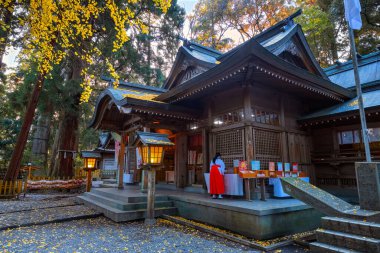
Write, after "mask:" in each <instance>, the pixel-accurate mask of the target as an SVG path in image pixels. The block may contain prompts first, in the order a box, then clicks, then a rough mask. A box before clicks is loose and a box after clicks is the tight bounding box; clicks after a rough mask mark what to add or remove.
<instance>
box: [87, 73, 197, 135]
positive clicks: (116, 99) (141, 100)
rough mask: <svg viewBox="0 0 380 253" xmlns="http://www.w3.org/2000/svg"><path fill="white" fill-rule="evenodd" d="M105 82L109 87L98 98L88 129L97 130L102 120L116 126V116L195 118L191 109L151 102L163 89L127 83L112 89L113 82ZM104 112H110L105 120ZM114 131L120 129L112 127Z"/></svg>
mask: <svg viewBox="0 0 380 253" xmlns="http://www.w3.org/2000/svg"><path fill="white" fill-rule="evenodd" d="M105 80H109V82H110V85H109V86H108V88H106V89H105V90H104V91H102V92H101V93H100V95H99V96H98V100H97V102H96V106H95V110H94V114H93V118H92V120H91V122H90V124H89V127H94V128H96V129H98V128H99V126H100V124H101V122H102V121H103V120H104V121H108V122H111V123H110V124H113V125H114V126H116V125H117V124H116V118H115V119H112V118H113V117H116V114H121V115H125V116H128V115H132V113H133V114H136V115H138V114H145V115H159V116H162V117H171V118H177V119H184V120H193V119H194V118H195V116H194V114H195V112H194V111H193V110H191V109H188V108H184V107H181V106H176V105H171V104H168V103H165V102H160V101H155V100H153V99H154V98H155V97H157V96H158V95H160V94H162V93H164V92H165V89H161V88H156V87H150V86H146V85H141V84H135V83H127V82H120V83H119V85H118V87H114V86H113V84H112V83H113V80H111V79H105ZM106 111H108V112H110V111H112V112H110V113H111V114H110V115H109V116H108V118H107V119H104V117H105V112H106ZM115 113H116V114H115ZM108 130H111V129H108ZM114 130H120V129H119V128H118V127H114Z"/></svg>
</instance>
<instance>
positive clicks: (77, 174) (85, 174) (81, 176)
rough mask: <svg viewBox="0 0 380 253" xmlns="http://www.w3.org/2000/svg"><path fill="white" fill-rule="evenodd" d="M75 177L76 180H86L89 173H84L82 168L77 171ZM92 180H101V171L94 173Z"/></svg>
mask: <svg viewBox="0 0 380 253" xmlns="http://www.w3.org/2000/svg"><path fill="white" fill-rule="evenodd" d="M74 175H75V177H76V178H86V177H87V172H86V171H84V170H83V169H82V168H80V169H75V171H74ZM92 178H100V170H95V171H93V172H92Z"/></svg>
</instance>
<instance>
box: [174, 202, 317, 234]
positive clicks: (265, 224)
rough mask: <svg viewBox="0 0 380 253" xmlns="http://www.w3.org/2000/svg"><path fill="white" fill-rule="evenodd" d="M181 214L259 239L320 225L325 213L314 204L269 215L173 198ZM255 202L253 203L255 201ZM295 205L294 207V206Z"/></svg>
mask: <svg viewBox="0 0 380 253" xmlns="http://www.w3.org/2000/svg"><path fill="white" fill-rule="evenodd" d="M172 200H173V201H174V205H175V207H177V208H178V214H179V216H181V217H184V218H187V219H191V220H196V221H200V222H204V223H207V224H209V225H212V226H215V227H219V228H223V229H226V230H229V231H232V232H236V233H238V234H241V235H244V236H247V237H249V238H254V239H258V240H265V239H272V238H276V237H281V236H285V235H289V234H294V233H299V232H305V231H309V230H313V229H316V228H318V227H319V226H320V221H321V217H322V216H323V215H322V213H320V212H318V211H317V210H315V209H313V208H297V207H295V208H294V210H287V211H283V212H278V210H276V211H274V212H273V213H270V212H267V214H265V215H259V214H253V213H252V212H250V211H249V210H247V211H246V212H242V211H239V210H234V208H228V207H226V208H221V207H220V206H218V207H215V206H213V205H211V204H210V205H207V204H202V203H199V202H198V203H197V202H196V201H194V202H192V201H189V200H188V199H187V200H186V201H183V200H179V199H177V198H176V199H172ZM252 204H253V203H252ZM290 209H292V208H290Z"/></svg>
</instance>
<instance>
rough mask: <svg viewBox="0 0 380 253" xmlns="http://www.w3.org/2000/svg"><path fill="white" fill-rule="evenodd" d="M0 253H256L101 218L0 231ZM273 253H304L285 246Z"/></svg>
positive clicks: (183, 231) (194, 234) (178, 229)
mask: <svg viewBox="0 0 380 253" xmlns="http://www.w3.org/2000/svg"><path fill="white" fill-rule="evenodd" d="M0 238H1V239H0V250H1V249H2V250H3V252H144V253H145V252H147V253H149V252H234V253H235V252H259V251H256V250H252V249H249V248H247V247H244V246H241V245H238V244H235V243H231V242H230V241H227V240H222V239H219V238H217V237H214V236H212V235H209V234H205V233H202V232H199V231H197V230H194V229H191V228H188V227H183V226H180V225H176V226H172V225H170V224H168V223H167V222H165V221H162V220H160V221H159V222H158V224H157V225H156V226H152V227H147V226H145V225H144V224H143V223H142V222H129V223H115V222H113V221H111V220H109V219H106V218H104V217H99V218H93V219H86V220H77V221H70V222H64V223H52V224H47V225H40V226H31V227H24V228H17V229H9V230H5V231H0ZM274 252H281V253H290V252H292V253H295V252H300V253H301V252H306V251H305V250H304V249H303V248H301V247H298V246H288V247H286V248H283V249H281V250H277V251H274Z"/></svg>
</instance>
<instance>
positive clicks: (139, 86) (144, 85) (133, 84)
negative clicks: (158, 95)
mask: <svg viewBox="0 0 380 253" xmlns="http://www.w3.org/2000/svg"><path fill="white" fill-rule="evenodd" d="M101 79H102V80H104V81H107V82H110V83H112V82H113V81H114V79H112V78H110V77H108V76H102V77H101ZM119 86H129V87H134V88H140V89H145V90H151V91H160V92H165V91H167V90H166V89H164V88H160V87H156V86H150V85H146V84H140V83H132V82H125V81H122V80H121V81H119Z"/></svg>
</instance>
